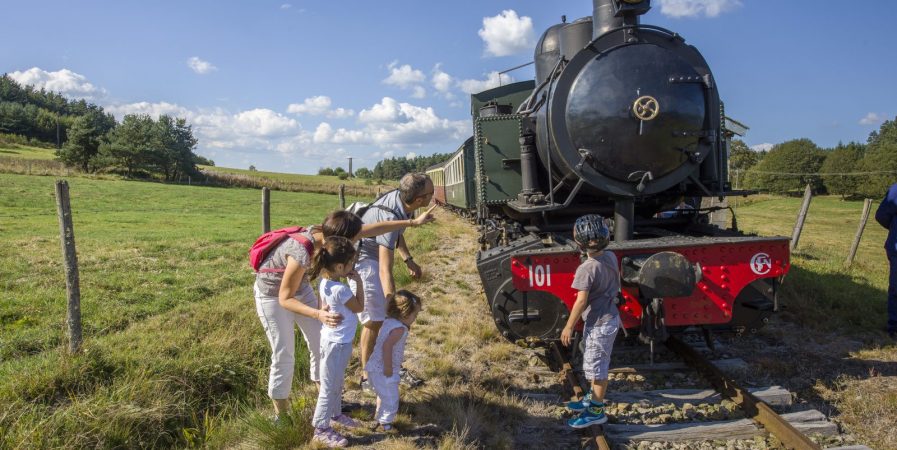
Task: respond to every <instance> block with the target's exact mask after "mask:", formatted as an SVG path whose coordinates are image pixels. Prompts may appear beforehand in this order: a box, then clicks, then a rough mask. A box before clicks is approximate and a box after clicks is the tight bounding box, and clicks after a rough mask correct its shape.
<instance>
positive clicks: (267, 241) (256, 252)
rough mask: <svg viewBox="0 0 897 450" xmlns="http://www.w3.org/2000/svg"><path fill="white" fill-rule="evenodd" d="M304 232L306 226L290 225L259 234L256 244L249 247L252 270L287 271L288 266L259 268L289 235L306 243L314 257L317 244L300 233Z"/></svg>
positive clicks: (264, 271)
mask: <svg viewBox="0 0 897 450" xmlns="http://www.w3.org/2000/svg"><path fill="white" fill-rule="evenodd" d="M303 232H305V228H303V227H288V228H281V229H279V230H274V231H269V232H267V233H265V234H263V235H261V236H259V238H258V239H256V241H255V244H252V248H250V249H249V266H250V267H252V270H254V271H256V272H262V273H269V272H283V271H285V270H286V267H282V268H272V269H261V270H259V268H260V267H262V262H264V261H265V257H267V256H268V254H269V253H271V252H272V251H274V249H276V248H277V246H278V245H280V243H281V242H283V240H284V239H286V238H288V237H289V238H292V239H295V240H296V241H297V242H299V243H300V244H302V245H304V246H305V251H307V252H308V256H309V257H312V256H313V255H314V254H315V245H314V243H312V241H310V240H308V238H307V237H305V236H304V235H302V234H300V233H303Z"/></svg>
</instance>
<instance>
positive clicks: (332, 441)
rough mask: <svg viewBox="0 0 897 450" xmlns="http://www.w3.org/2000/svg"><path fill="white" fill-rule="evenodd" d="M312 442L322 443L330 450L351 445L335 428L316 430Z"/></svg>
mask: <svg viewBox="0 0 897 450" xmlns="http://www.w3.org/2000/svg"><path fill="white" fill-rule="evenodd" d="M311 439H312V441H314V442H318V443H321V444H323V445H325V446H327V447H329V448H335V447H345V446H347V445H349V440H348V439H346V438H344V437H342V436H341V435H340V434H339V433H337V432H336V431H333V428H315V435H314V436H312V438H311Z"/></svg>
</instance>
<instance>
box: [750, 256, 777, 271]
mask: <svg viewBox="0 0 897 450" xmlns="http://www.w3.org/2000/svg"><path fill="white" fill-rule="evenodd" d="M771 269H772V260H771V259H769V255H767V254H766V253H757V254H756V255H754V256H753V257H752V258H751V270H753V271H754V273H756V274H757V275H766V274H767V273H769V271H770V270H771Z"/></svg>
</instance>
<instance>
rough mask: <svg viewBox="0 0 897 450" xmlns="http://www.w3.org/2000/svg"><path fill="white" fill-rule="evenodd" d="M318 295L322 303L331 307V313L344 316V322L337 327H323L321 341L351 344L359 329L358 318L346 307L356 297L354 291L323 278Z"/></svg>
mask: <svg viewBox="0 0 897 450" xmlns="http://www.w3.org/2000/svg"><path fill="white" fill-rule="evenodd" d="M318 293H319V295H320V296H321V301H322V302H324V303H325V304H327V305H329V306H330V311H332V312H336V313H339V314H340V315H341V316H343V321H342V322H340V323H339V325H337V326H336V327H330V326H327V325H324V326H322V327H321V340H322V341H328V342H339V343H341V344H351V343H352V339H354V338H355V329H356V328H357V327H358V317H357V316H356V315H355V313H353V312H352V311H351V310H349V308H348V307H346V302H347V301H349V300H350V299H351V298H352V296H353V295H354V294H352V289H350V288H349V286H346V285H345V284H343V283H340V282H339V281H333V280H330V279H327V278H323V277H322V278H321V284H320V286H318Z"/></svg>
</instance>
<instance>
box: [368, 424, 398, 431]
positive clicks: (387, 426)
mask: <svg viewBox="0 0 897 450" xmlns="http://www.w3.org/2000/svg"><path fill="white" fill-rule="evenodd" d="M392 430H393V426H392V424H389V423H377V424H376V425H374V427H373V428H371V431H373V432H375V433H376V432H383V433H388V432H390V431H392Z"/></svg>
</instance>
